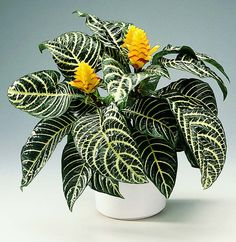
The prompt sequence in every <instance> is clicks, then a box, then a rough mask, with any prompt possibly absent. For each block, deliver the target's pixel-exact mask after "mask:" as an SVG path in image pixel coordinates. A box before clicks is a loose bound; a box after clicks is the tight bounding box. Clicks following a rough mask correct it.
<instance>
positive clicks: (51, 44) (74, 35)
mask: <svg viewBox="0 0 236 242" xmlns="http://www.w3.org/2000/svg"><path fill="white" fill-rule="evenodd" d="M39 49H40V51H41V52H42V51H43V50H44V49H48V50H49V51H50V53H51V54H52V55H53V58H54V60H55V62H56V64H57V65H58V68H59V70H60V71H61V72H62V74H63V75H64V76H65V77H68V78H74V75H75V71H76V68H77V67H78V65H79V63H80V62H81V61H85V62H86V63H88V64H89V65H91V66H92V67H93V68H95V70H96V71H99V70H100V64H101V63H100V60H101V55H102V54H101V43H100V42H99V41H98V40H97V39H96V38H95V37H91V36H89V35H86V34H83V33H81V32H68V33H64V34H62V35H60V36H59V37H57V38H55V39H54V40H52V41H51V40H49V41H45V42H43V43H41V44H40V45H39Z"/></svg>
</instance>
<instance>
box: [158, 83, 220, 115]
mask: <svg viewBox="0 0 236 242" xmlns="http://www.w3.org/2000/svg"><path fill="white" fill-rule="evenodd" d="M178 94H181V95H183V96H184V97H186V98H188V99H190V100H192V101H194V100H195V101H196V102H197V103H199V104H200V105H202V106H204V107H206V108H208V109H209V110H210V111H211V112H212V113H214V114H215V115H217V113H218V109H217V103H216V99H215V95H214V92H213V90H212V89H211V87H210V85H209V84H208V83H206V82H203V81H201V80H198V79H194V78H189V79H180V80H178V81H175V82H172V83H170V84H169V85H168V86H166V87H164V88H162V89H160V90H158V92H157V93H156V95H157V96H158V97H164V98H165V97H170V96H175V95H178Z"/></svg>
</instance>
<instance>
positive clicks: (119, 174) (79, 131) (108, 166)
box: [72, 104, 146, 183]
mask: <svg viewBox="0 0 236 242" xmlns="http://www.w3.org/2000/svg"><path fill="white" fill-rule="evenodd" d="M72 134H73V136H74V140H75V144H76V148H77V150H78V151H79V153H80V154H81V156H82V157H83V158H84V159H85V160H86V162H87V163H88V164H89V165H90V167H91V168H92V169H93V170H95V171H97V172H99V173H100V174H101V175H103V176H106V177H110V178H112V179H115V180H117V181H120V182H127V183H144V182H146V178H145V175H144V174H143V171H142V163H141V161H140V159H139V154H138V151H137V149H136V147H135V142H134V140H133V139H132V137H131V136H130V134H129V130H128V128H127V127H126V124H125V120H124V118H123V116H122V115H121V114H120V113H119V111H118V108H117V107H116V106H115V105H114V104H112V105H110V106H109V107H107V108H105V109H104V110H97V114H88V115H86V116H83V117H81V118H79V119H78V120H77V122H76V123H75V125H74V128H73V133H72Z"/></svg>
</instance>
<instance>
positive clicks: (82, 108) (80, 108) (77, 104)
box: [68, 99, 97, 118]
mask: <svg viewBox="0 0 236 242" xmlns="http://www.w3.org/2000/svg"><path fill="white" fill-rule="evenodd" d="M96 109H97V107H96V106H92V105H90V104H87V103H85V102H83V101H82V100H80V99H76V100H73V101H72V102H71V104H70V107H69V109H68V111H70V112H71V113H73V114H74V115H75V117H77V118H78V117H80V116H82V115H85V114H86V113H95V112H96Z"/></svg>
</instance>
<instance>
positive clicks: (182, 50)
mask: <svg viewBox="0 0 236 242" xmlns="http://www.w3.org/2000/svg"><path fill="white" fill-rule="evenodd" d="M169 54H178V56H179V55H180V56H181V55H182V56H183V55H184V54H187V55H188V56H189V57H192V58H194V59H197V60H202V61H204V62H207V63H209V64H211V65H213V66H214V67H215V68H216V69H217V70H219V71H220V72H221V73H222V74H223V75H224V76H225V77H226V78H227V79H228V80H229V77H228V76H227V74H226V73H225V70H224V68H223V66H222V65H221V64H220V63H219V62H218V61H216V60H215V59H213V58H212V57H210V56H209V55H206V54H203V53H199V52H194V51H193V49H192V48H191V47H189V46H173V45H170V44H169V45H167V46H166V47H164V48H163V50H162V51H159V52H157V53H156V54H155V55H154V56H153V59H152V63H155V64H156V63H158V62H159V59H160V58H161V57H163V56H165V55H169Z"/></svg>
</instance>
